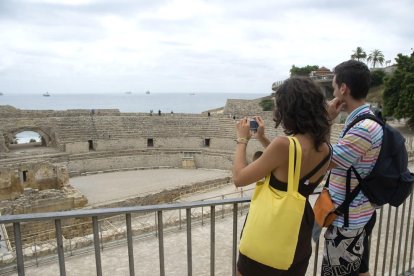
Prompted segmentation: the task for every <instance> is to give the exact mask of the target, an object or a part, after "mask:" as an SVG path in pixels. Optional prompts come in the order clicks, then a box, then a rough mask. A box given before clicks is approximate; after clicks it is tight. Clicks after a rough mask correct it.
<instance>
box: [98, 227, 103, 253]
mask: <svg viewBox="0 0 414 276" xmlns="http://www.w3.org/2000/svg"><path fill="white" fill-rule="evenodd" d="M98 225H99V237H100V239H99V244H100V245H101V251H102V252H103V250H104V246H103V239H102V222H101V223H99V222H98Z"/></svg>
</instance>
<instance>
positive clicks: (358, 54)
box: [351, 46, 367, 61]
mask: <svg viewBox="0 0 414 276" xmlns="http://www.w3.org/2000/svg"><path fill="white" fill-rule="evenodd" d="M351 58H352V59H356V60H358V61H359V60H364V59H366V58H367V53H365V51H364V49H362V48H361V47H359V46H358V47H357V48H356V49H355V50H354V53H353V54H352V55H351Z"/></svg>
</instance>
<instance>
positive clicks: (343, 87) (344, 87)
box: [339, 83, 349, 96]
mask: <svg viewBox="0 0 414 276" xmlns="http://www.w3.org/2000/svg"><path fill="white" fill-rule="evenodd" d="M348 91H349V89H348V86H347V85H346V83H341V86H340V87H339V92H340V93H341V95H342V96H345V95H346V93H347V92H348Z"/></svg>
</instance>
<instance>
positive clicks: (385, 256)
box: [381, 205, 391, 275]
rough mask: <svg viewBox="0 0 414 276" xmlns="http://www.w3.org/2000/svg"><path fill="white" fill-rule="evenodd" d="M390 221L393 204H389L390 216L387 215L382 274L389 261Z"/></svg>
mask: <svg viewBox="0 0 414 276" xmlns="http://www.w3.org/2000/svg"><path fill="white" fill-rule="evenodd" d="M390 221H391V205H388V216H387V230H386V231H385V233H387V234H386V235H385V246H384V258H383V260H382V274H381V275H384V274H385V265H386V263H387V249H388V236H389V235H388V234H389V233H390V231H389V230H390Z"/></svg>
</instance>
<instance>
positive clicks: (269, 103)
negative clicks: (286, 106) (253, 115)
mask: <svg viewBox="0 0 414 276" xmlns="http://www.w3.org/2000/svg"><path fill="white" fill-rule="evenodd" d="M259 105H260V106H261V107H262V109H263V111H271V110H273V106H274V103H273V100H272V99H263V100H261V101H260V103H259Z"/></svg>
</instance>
